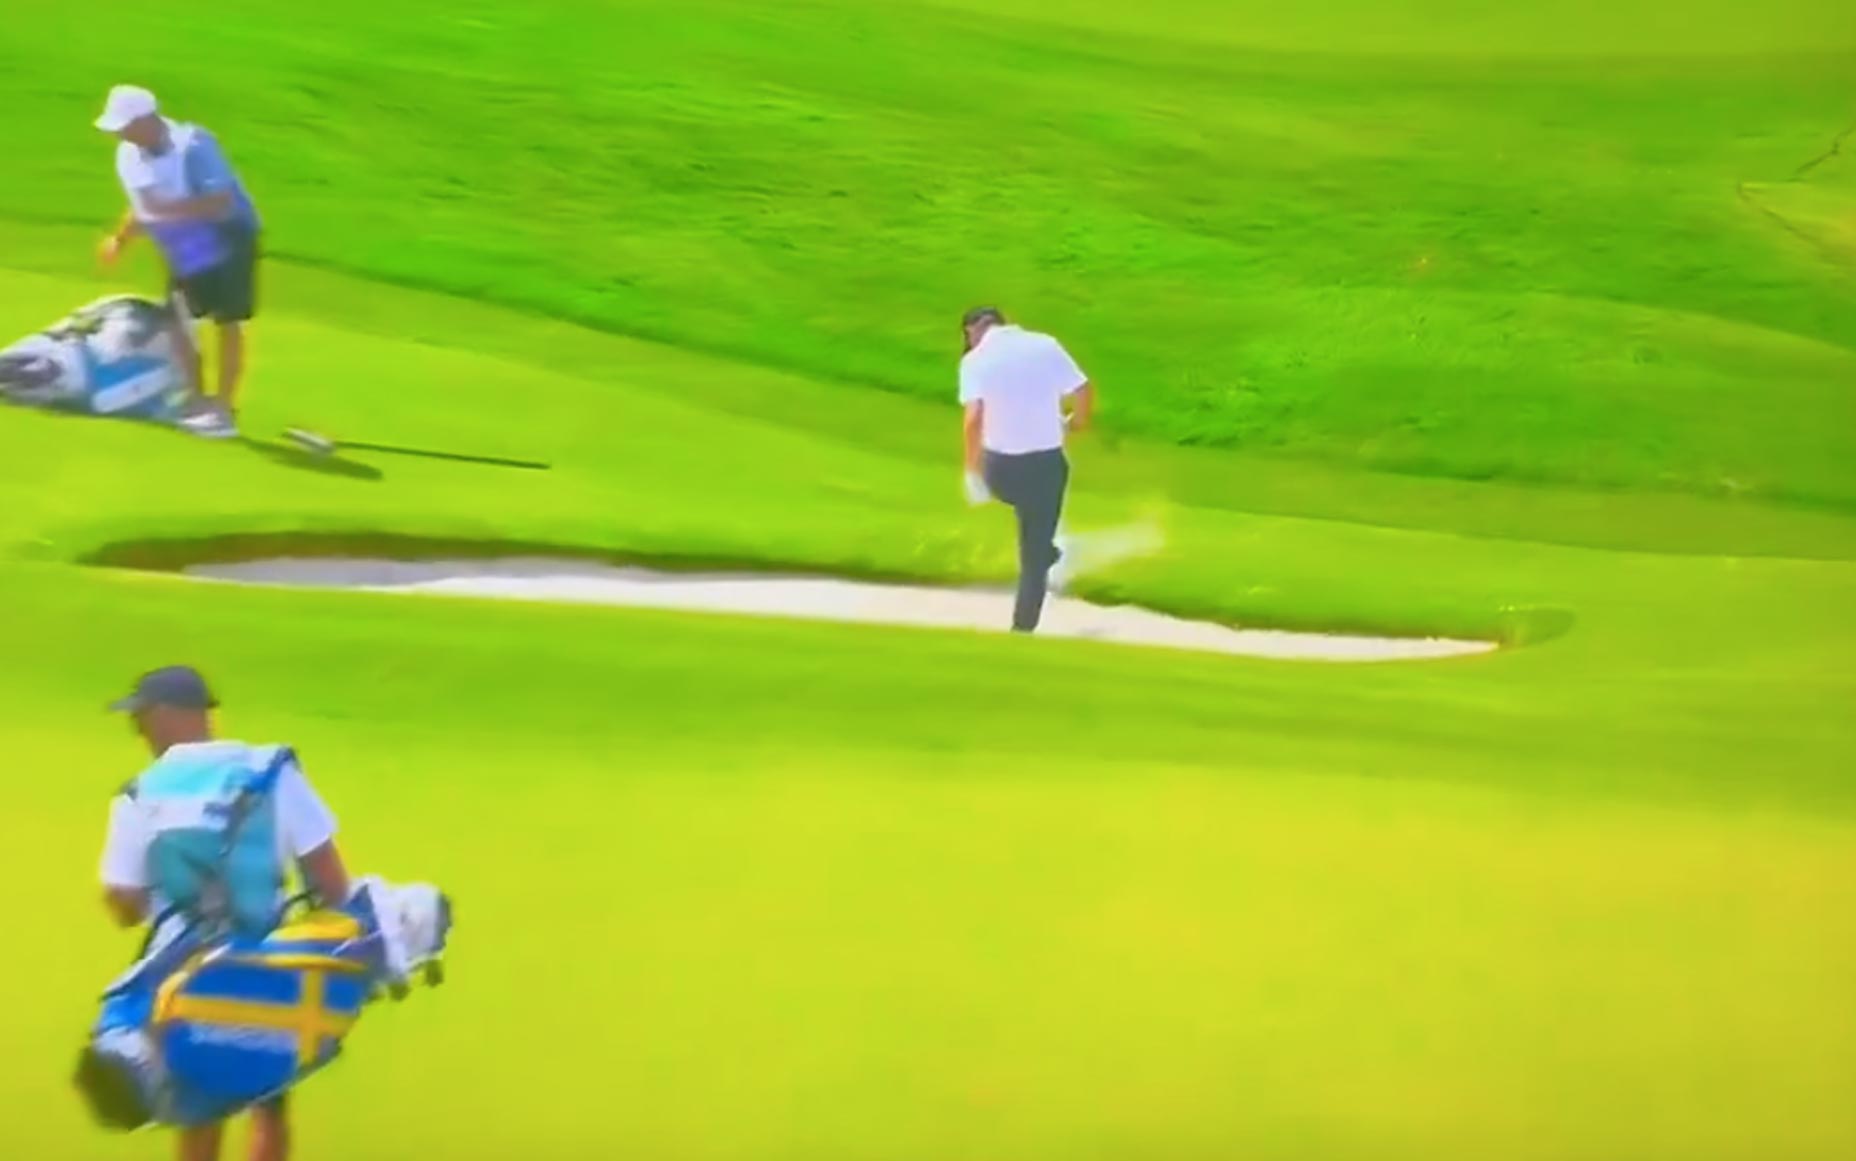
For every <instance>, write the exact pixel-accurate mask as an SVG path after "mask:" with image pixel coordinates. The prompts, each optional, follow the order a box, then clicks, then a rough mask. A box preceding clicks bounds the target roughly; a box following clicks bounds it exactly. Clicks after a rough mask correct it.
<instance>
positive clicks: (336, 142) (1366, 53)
mask: <svg viewBox="0 0 1856 1161" xmlns="http://www.w3.org/2000/svg"><path fill="white" fill-rule="evenodd" d="M16 7H19V6H17V5H16ZM967 7H970V6H966V5H950V6H946V7H943V6H940V5H922V4H912V3H887V4H871V3H869V2H868V0H819V2H815V3H808V4H797V5H779V6H777V7H776V8H768V7H767V6H764V5H753V4H746V3H742V2H740V0H699V2H691V0H674V2H668V0H636V2H632V3H623V4H615V3H611V2H609V0H598V2H593V0H566V2H560V0H557V2H553V3H538V4H530V5H525V6H521V7H520V8H511V7H510V6H509V5H506V4H501V3H494V4H492V3H484V2H482V0H477V2H473V3H462V4H448V5H446V6H444V8H443V10H442V11H433V10H431V9H429V8H427V7H424V6H419V7H415V8H414V9H413V10H412V12H413V13H414V14H412V15H409V14H408V13H406V12H403V11H401V10H400V9H397V8H393V7H387V8H382V7H380V6H378V5H373V4H362V3H356V2H354V0H338V2H337V3H334V4H331V5H326V6H324V7H323V8H321V9H319V10H318V11H319V13H320V14H321V16H322V17H323V19H325V20H326V21H327V30H325V31H320V32H316V31H308V30H305V29H303V28H301V27H298V26H295V25H272V24H269V23H268V22H267V21H265V20H261V19H258V15H259V14H262V13H268V12H269V11H270V6H268V5H264V4H255V3H252V2H251V0H244V2H236V0H235V2H233V3H230V4H227V5H222V6H220V7H219V8H218V9H216V11H217V12H219V13H220V14H221V15H220V16H219V17H218V18H216V19H215V20H214V21H212V22H193V21H177V20H174V19H173V18H172V17H171V16H170V15H169V14H167V13H164V12H157V11H154V10H148V11H142V12H127V13H123V14H120V15H119V16H118V17H117V18H116V19H114V20H112V21H111V22H110V23H109V24H108V25H107V26H104V25H100V24H98V23H97V22H95V21H93V20H91V19H90V17H89V16H88V14H86V13H83V12H80V11H79V10H77V9H74V8H70V7H69V6H64V5H57V4H53V3H50V2H49V0H26V3H25V4H24V6H23V9H22V10H21V11H20V12H18V13H16V14H15V15H14V17H13V27H14V28H15V29H16V30H18V31H19V32H20V33H21V35H22V36H28V37H30V42H31V43H32V45H33V48H34V51H33V52H32V53H30V54H25V55H23V56H22V59H21V60H20V62H19V63H18V65H17V66H16V68H15V70H14V71H13V73H12V75H11V76H10V79H9V81H8V84H9V95H10V96H11V97H12V98H13V101H14V105H13V108H14V109H15V115H14V118H13V120H14V121H15V122H16V126H17V130H16V131H17V132H18V134H19V136H18V137H17V138H16V146H17V148H16V149H15V151H14V153H15V157H16V160H15V161H14V163H13V172H12V177H13V180H12V181H10V182H9V183H8V184H7V188H6V189H5V191H4V192H0V214H8V213H10V214H14V215H25V216H30V217H32V218H35V219H40V220H44V219H55V220H59V221H76V220H85V221H92V220H96V219H99V218H101V217H103V216H104V215H105V213H106V212H107V211H108V210H109V209H111V208H112V207H113V205H114V199H115V193H114V191H113V189H111V187H110V182H109V173H108V165H107V158H106V156H105V151H104V149H103V147H102V146H101V145H100V144H99V145H97V146H96V147H95V150H94V151H95V154H96V157H95V160H94V162H93V163H90V164H85V163H82V162H81V161H80V160H79V158H80V156H81V154H82V153H83V152H84V150H85V148H86V147H85V144H84V142H85V139H86V138H85V135H86V133H87V130H86V129H85V126H86V125H87V123H88V120H89V118H90V117H91V116H92V115H94V109H93V108H92V106H93V105H95V103H96V101H97V96H96V94H97V92H98V91H99V90H100V89H101V87H102V86H103V85H105V84H107V83H108V82H110V81H112V80H115V79H117V72H118V71H120V69H121V67H122V63H121V59H120V57H119V56H118V55H117V54H115V53H114V52H113V51H110V47H111V46H113V45H114V44H116V43H122V42H127V43H134V44H136V45H138V50H139V53H140V59H141V62H142V63H141V65H140V68H141V70H142V71H143V73H144V74H145V79H146V80H148V81H149V82H150V83H151V84H154V85H156V86H157V87H158V88H159V89H160V91H162V92H163V93H165V94H167V95H168V97H169V99H170V103H171V105H172V106H173V107H174V108H175V109H176V110H178V111H181V112H184V113H189V114H197V115H199V116H201V117H202V118H203V119H206V120H209V121H211V122H212V123H213V124H214V125H215V126H216V127H217V128H218V129H219V130H220V132H221V133H222V134H224V135H225V136H226V137H227V138H228V140H230V141H231V142H233V143H235V145H236V155H237V158H238V160H239V161H240V162H241V163H242V164H243V165H244V167H245V168H246V170H247V171H248V172H249V174H250V177H251V180H252V182H253V184H254V186H255V187H256V188H257V190H258V192H259V194H260V197H261V200H262V202H263V204H264V206H265V207H266V208H267V209H268V210H269V212H270V215H271V219H272V223H273V226H274V229H273V231H272V236H271V243H272V245H273V247H274V248H275V249H276V251H277V252H279V253H282V254H287V255H290V256H294V257H299V258H303V259H305V260H310V261H314V262H317V263H320V264H324V265H328V266H333V267H336V268H339V269H343V270H347V271H352V272H357V273H361V274H365V275H368V276H372V277H383V278H389V279H392V280H394V281H399V282H404V283H408V284H412V285H418V286H426V287H433V288H438V289H443V290H449V291H455V292H460V293H464V294H467V295H471V296H483V297H488V298H490V299H493V300H495V301H499V302H502V303H507V304H513V305H519V306H522V307H526V308H529V309H533V310H536V311H540V312H543V313H546V314H549V315H552V316H556V317H566V318H572V319H575V320H578V321H581V322H587V323H591V324H594V325H596V326H599V327H601V328H605V329H611V330H617V331H621V332H625V333H630V334H637V335H643V336H647V337H655V338H661V339H667V340H670V341H673V342H675V343H676V344H678V345H681V346H685V347H699V348H703V349H708V350H713V351H718V352H722V353H728V354H733V355H738V356H743V357H746V358H748V359H750V360H752V361H754V362H757V363H762V364H778V365H781V366H784V367H787V368H790V369H792V370H795V371H798V372H801V373H803V374H806V375H810V376H825V377H829V378H832V379H837V380H844V381H849V382H854V383H861V384H874V385H878V386H882V387H887V388H891V389H894V390H898V391H905V392H908V393H911V394H914V395H917V396H920V397H927V398H935V399H945V398H946V397H947V396H948V394H949V392H950V390H951V388H950V384H949V379H950V372H949V369H948V366H947V364H948V357H949V354H950V351H951V348H952V345H953V331H954V326H953V323H952V320H953V319H954V318H955V317H956V316H957V314H958V312H959V311H960V310H962V309H964V308H965V307H966V306H967V305H970V304H971V303H972V302H974V301H977V300H982V299H984V300H999V301H1002V302H1004V303H1005V304H1007V305H1008V306H1010V307H1012V308H1013V309H1016V310H1019V311H1022V312H1023V313H1024V315H1025V316H1026V317H1027V318H1028V319H1029V320H1031V321H1033V322H1036V323H1038V324H1040V325H1045V326H1049V327H1052V328H1054V329H1056V330H1058V331H1060V332H1061V333H1063V334H1065V335H1066V336H1067V337H1069V338H1070V340H1071V341H1072V343H1073V344H1074V345H1075V346H1076V347H1077V349H1078V351H1079V353H1080V354H1081V356H1082V357H1083V359H1084V362H1085V363H1086V365H1087V366H1089V367H1090V368H1091V369H1092V370H1093V371H1094V373H1095V374H1096V375H1097V377H1098V378H1099V379H1100V380H1101V381H1102V382H1103V384H1104V385H1105V386H1106V387H1107V388H1109V395H1108V399H1109V415H1110V421H1111V422H1112V423H1113V424H1114V425H1116V426H1117V427H1118V428H1120V429H1122V430H1125V431H1129V432H1139V433H1145V434H1149V435H1153V436H1157V437H1159V438H1162V439H1165V440H1169V441H1173V442H1180V443H1191V444H1209V445H1214V446H1220V447H1241V448H1244V449H1248V450H1267V451H1270V452H1272V453H1275V454H1279V455H1287V456H1293V457H1297V458H1301V459H1309V460H1317V461H1320V462H1326V463H1338V464H1354V465H1364V466H1369V467H1374V468H1380V469H1387V470H1392V471H1397V472H1402V473H1412V474H1421V475H1441V476H1448V477H1454V478H1469V479H1509V480H1522V481H1536V480H1545V481H1554V482H1562V483H1575V484H1582V485H1590V486H1597V487H1624V488H1634V489H1641V488H1645V487H1648V488H1655V489H1661V490H1674V491H1686V492H1699V493H1706V494H1749V493H1750V494H1754V495H1759V496H1765V497H1776V498H1783V499H1789V500H1795V501H1800V502H1808V503H1814V504H1829V505H1835V506H1838V507H1842V508H1848V507H1849V506H1850V505H1852V504H1853V503H1856V489H1853V488H1852V486H1851V475H1850V473H1849V472H1848V471H1847V470H1846V465H1847V463H1848V462H1849V460H1850V458H1851V456H1852V454H1856V436H1853V435H1852V432H1856V403H1853V402H1852V400H1856V356H1852V355H1851V353H1850V347H1851V345H1852V343H1853V342H1856V323H1853V322H1852V321H1851V320H1852V319H1856V292H1853V291H1852V290H1851V277H1850V276H1851V267H1850V266H1849V264H1848V262H1847V261H1842V262H1838V261H1832V260H1827V259H1826V258H1825V257H1824V255H1822V254H1821V253H1818V252H1817V251H1816V250H1814V249H1813V248H1811V247H1808V246H1804V245H1801V244H1800V243H1799V242H1798V240H1797V239H1796V238H1794V237H1793V236H1792V235H1791V234H1790V233H1788V232H1787V231H1786V230H1785V229H1783V228H1782V227H1780V226H1779V225H1776V224H1775V223H1774V222H1773V221H1772V220H1770V219H1769V218H1768V217H1767V216H1765V215H1763V214H1761V213H1760V212H1758V210H1757V209H1755V208H1753V207H1752V206H1749V205H1748V204H1747V203H1745V202H1744V201H1742V200H1741V199H1740V198H1738V197H1736V190H1737V189H1738V188H1739V187H1740V186H1742V185H1743V184H1745V183H1749V182H1751V183H1759V182H1771V181H1778V180H1780V179H1782V178H1783V177H1784V176H1785V175H1787V174H1789V173H1791V172H1792V171H1793V169H1794V168H1795V167H1796V166H1797V165H1799V164H1800V163H1801V162H1803V161H1804V160H1806V159H1807V158H1809V157H1812V156H1815V155H1816V154H1818V153H1819V152H1821V151H1822V150H1823V149H1824V148H1825V146H1826V145H1827V144H1828V143H1829V142H1830V141H1831V140H1832V138H1833V137H1834V136H1835V134H1837V133H1838V132H1839V131H1840V130H1842V129H1844V128H1845V127H1847V126H1848V125H1849V124H1850V123H1851V122H1852V121H1856V105H1853V104H1852V100H1851V97H1850V91H1849V86H1848V79H1849V77H1850V75H1851V74H1852V70H1853V69H1856V19H1852V18H1851V17H1850V16H1849V15H1848V6H1847V5H1843V4H1838V3H1833V2H1832V0H1788V2H1787V3H1785V4H1781V5H1779V6H1777V8H1776V9H1774V8H1771V7H1768V6H1758V7H1749V6H1744V5H1741V6H1736V5H1728V4H1721V3H1715V4H1711V5H1708V6H1707V7H1706V8H1704V9H1702V10H1697V9H1696V8H1695V7H1694V6H1693V5H1682V6H1676V5H1672V4H1668V3H1660V2H1656V0H1636V2H1634V3H1626V4H1621V5H1620V4H1609V5H1598V4H1587V5H1583V6H1582V7H1581V9H1580V12H1581V13H1582V15H1576V16H1575V15H1572V14H1568V13H1566V12H1563V11H1561V10H1560V9H1559V8H1554V9H1552V10H1551V11H1549V10H1547V9H1544V8H1543V9H1541V10H1540V11H1539V12H1528V11H1523V12H1515V11H1512V10H1507V9H1505V10H1500V12H1499V14H1498V15H1491V13H1495V12H1496V11H1497V10H1495V9H1490V10H1489V11H1487V12H1484V11H1480V10H1479V9H1480V8H1481V7H1482V6H1477V5H1466V4H1462V3H1460V2H1450V0H1427V3H1425V4H1422V5H1417V6H1415V7H1414V6H1411V5H1402V6H1398V11H1397V12H1396V14H1395V13H1394V12H1393V11H1392V10H1389V9H1385V6H1383V5H1377V4H1364V3H1350V4H1348V5H1346V6H1345V7H1344V9H1342V10H1338V11H1337V10H1335V9H1334V7H1333V6H1332V5H1329V6H1325V7H1323V8H1322V9H1321V10H1320V14H1319V15H1317V14H1315V13H1313V12H1312V11H1311V13H1310V14H1308V15H1305V16H1296V15H1284V14H1283V13H1282V12H1281V11H1280V9H1281V6H1280V5H1262V4H1229V3H1226V4H1218V5H1210V4H1207V3H1205V2H1204V0H1199V2H1198V3H1184V4H1182V3H1179V2H1178V0H1173V2H1172V3H1170V4H1168V5H1167V6H1165V7H1164V8H1163V9H1162V11H1161V12H1160V13H1149V12H1148V11H1147V10H1145V9H1138V10H1137V9H1130V8H1128V7H1127V6H1125V5H1107V4H1083V5H1071V6H1068V8H1066V12H1068V13H1070V15H1068V16H1066V17H1064V18H1062V19H1059V18H1055V17H1051V16H1048V15H1046V16H1043V17H1040V16H1039V15H1038V14H1039V13H1041V12H1044V13H1047V12H1049V10H1050V9H1049V6H1048V5H1045V4H1032V3H1024V2H1021V3H1017V4H1013V5H1008V6H1005V7H1004V9H1003V10H1001V9H998V8H994V7H992V6H987V10H986V11H985V12H983V13H981V12H975V11H960V10H959V9H961V8H967ZM201 25H205V26H204V27H202V26H201ZM1393 49H1396V50H1401V51H1399V52H1389V51H1387V50H1393ZM1419 50H1426V51H1423V52H1420V51H1419ZM1414 54H1415V55H1414ZM201 57H205V58H208V59H212V60H213V61H214V67H213V68H210V69H203V68H199V67H197V66H196V65H195V64H194V63H193V62H194V61H196V60H197V59H200V58H201ZM543 60H545V61H547V66H546V68H545V69H544V68H542V67H540V66H539V65H538V64H537V62H539V61H543ZM356 93H365V94H366V99H365V100H356V99H353V96H352V95H353V94H356ZM389 143H390V144H389Z"/></svg>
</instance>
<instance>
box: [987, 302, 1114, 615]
mask: <svg viewBox="0 0 1856 1161" xmlns="http://www.w3.org/2000/svg"><path fill="white" fill-rule="evenodd" d="M960 325H961V331H962V332H963V335H964V337H965V339H966V354H965V355H964V356H963V357H962V358H961V360H960V402H961V403H962V404H963V405H964V406H965V408H966V416H965V432H966V470H967V499H968V500H969V501H970V502H971V503H974V504H983V503H985V502H986V501H987V500H989V499H991V498H993V497H995V496H996V497H998V498H999V499H1000V500H1003V501H1004V502H1005V503H1007V504H1009V505H1010V506H1011V508H1012V511H1013V512H1014V513H1015V514H1016V515H1017V517H1018V599H1017V602H1016V604H1015V606H1014V608H1013V610H1012V629H1013V630H1014V631H1015V632H1019V633H1031V632H1034V631H1036V629H1037V627H1038V620H1039V618H1040V617H1041V616H1043V613H1044V596H1045V593H1046V592H1047V591H1048V589H1049V587H1050V571H1051V569H1052V568H1053V567H1054V566H1055V565H1056V564H1057V561H1058V560H1059V558H1060V557H1061V556H1062V555H1063V554H1062V553H1061V552H1060V551H1059V550H1058V547H1057V523H1058V521H1059V520H1060V519H1061V518H1062V516H1063V497H1064V492H1065V491H1066V490H1067V489H1068V487H1069V483H1070V462H1069V460H1068V458H1066V457H1065V456H1064V454H1063V444H1064V436H1065V433H1066V432H1081V431H1084V430H1086V429H1087V428H1088V426H1089V417H1090V413H1091V412H1092V411H1093V410H1094V407H1095V388H1094V387H1092V386H1091V385H1090V383H1089V378H1088V376H1086V375H1084V374H1083V372H1082V369H1081V368H1080V367H1078V366H1077V365H1076V360H1074V359H1072V358H1070V354H1069V352H1068V351H1065V350H1064V349H1063V344H1061V343H1059V342H1058V341H1057V340H1056V339H1053V338H1051V337H1050V336H1049V335H1042V334H1038V333H1037V332H1035V331H1028V330H1025V329H1023V328H1021V327H1016V326H1013V325H1012V324H1010V323H1009V322H1007V321H1006V318H1005V315H1003V314H1002V313H1000V312H999V311H998V310H996V309H995V308H993V307H990V306H983V307H978V308H976V309H974V310H970V311H968V312H967V314H966V317H965V318H963V319H962V320H961V324H960Z"/></svg>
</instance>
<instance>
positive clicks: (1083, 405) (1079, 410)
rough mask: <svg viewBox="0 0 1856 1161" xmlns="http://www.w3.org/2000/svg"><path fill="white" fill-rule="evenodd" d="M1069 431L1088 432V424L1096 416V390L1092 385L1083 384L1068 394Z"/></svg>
mask: <svg viewBox="0 0 1856 1161" xmlns="http://www.w3.org/2000/svg"><path fill="white" fill-rule="evenodd" d="M1068 400H1069V404H1070V430H1071V431H1088V430H1089V424H1090V422H1091V421H1092V420H1093V419H1094V418H1095V414H1096V388H1095V384H1093V383H1085V384H1083V385H1082V386H1081V387H1078V388H1077V389H1076V390H1074V391H1072V392H1070V394H1069V397H1068Z"/></svg>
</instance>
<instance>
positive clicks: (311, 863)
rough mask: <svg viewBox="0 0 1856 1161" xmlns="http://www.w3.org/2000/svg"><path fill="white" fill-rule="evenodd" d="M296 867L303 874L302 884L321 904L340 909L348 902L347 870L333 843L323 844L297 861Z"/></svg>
mask: <svg viewBox="0 0 1856 1161" xmlns="http://www.w3.org/2000/svg"><path fill="white" fill-rule="evenodd" d="M296 865H297V870H299V871H301V872H302V873H303V882H304V883H305V884H307V885H308V887H309V889H310V890H311V891H313V892H315V895H316V898H317V899H319V900H321V901H322V903H324V904H325V905H327V906H330V907H340V906H341V905H342V904H343V903H346V902H348V895H349V893H350V890H351V888H350V886H349V883H348V868H347V867H346V866H345V865H344V864H343V863H342V854H341V852H340V851H338V850H336V849H335V844H334V843H332V842H327V843H323V844H322V845H321V846H319V847H317V848H316V849H315V850H313V851H311V852H309V853H308V854H306V855H304V856H303V857H302V858H300V859H298V860H297V861H296Z"/></svg>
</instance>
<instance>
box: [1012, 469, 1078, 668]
mask: <svg viewBox="0 0 1856 1161" xmlns="http://www.w3.org/2000/svg"><path fill="white" fill-rule="evenodd" d="M1027 467H1029V468H1030V469H1031V471H1032V473H1033V474H1032V477H1031V478H1030V479H1028V480H1026V482H1025V488H1024V498H1023V503H1022V504H1021V505H1020V506H1019V508H1018V607H1017V609H1016V610H1014V612H1013V616H1012V627H1013V628H1014V629H1016V630H1018V631H1019V632H1021V633H1029V632H1032V631H1033V630H1035V629H1036V628H1037V627H1038V621H1039V620H1040V619H1041V618H1042V617H1043V615H1044V598H1045V596H1046V595H1047V594H1048V592H1049V588H1050V568H1051V565H1053V564H1055V563H1057V543H1056V541H1057V520H1058V518H1059V517H1060V516H1061V515H1062V514H1063V488H1064V481H1065V475H1066V473H1065V472H1064V470H1063V459H1062V457H1060V456H1053V457H1047V458H1040V459H1038V460H1036V461H1033V462H1032V463H1030V464H1028V465H1027Z"/></svg>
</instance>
